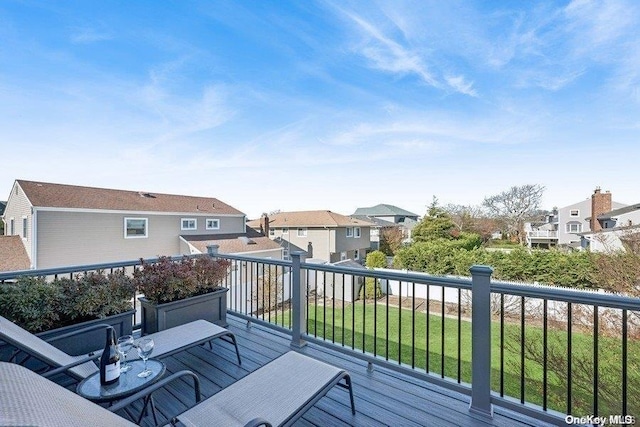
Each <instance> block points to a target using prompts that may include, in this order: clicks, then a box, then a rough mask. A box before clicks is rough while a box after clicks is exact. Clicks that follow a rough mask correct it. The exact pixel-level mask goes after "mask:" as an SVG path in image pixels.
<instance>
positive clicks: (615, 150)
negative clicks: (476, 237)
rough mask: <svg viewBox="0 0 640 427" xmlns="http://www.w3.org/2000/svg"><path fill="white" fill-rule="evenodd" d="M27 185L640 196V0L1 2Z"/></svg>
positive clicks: (6, 94) (427, 197)
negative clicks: (518, 189) (530, 190)
mask: <svg viewBox="0 0 640 427" xmlns="http://www.w3.org/2000/svg"><path fill="white" fill-rule="evenodd" d="M0 40H1V43H0V148H1V152H2V154H1V156H2V159H3V161H2V166H1V168H0V200H3V199H5V200H6V198H7V197H8V195H9V192H10V188H11V185H12V183H13V181H14V180H15V179H29V180H42V181H50V182H58V183H67V184H77V185H88V186H99V187H108V188H120V189H130V190H136V191H138V190H143V191H151V192H165V193H178V194H193V195H201V196H211V197H217V198H219V199H221V200H223V201H225V202H227V203H229V204H231V205H233V206H235V207H236V208H238V209H240V210H241V211H243V212H245V213H247V214H248V216H249V217H256V216H258V215H260V213H262V212H269V211H273V210H277V209H280V210H308V209H330V210H332V211H334V212H339V213H342V214H347V215H348V214H351V213H353V211H354V210H355V209H356V208H357V207H365V206H373V205H376V204H378V203H388V204H394V205H397V206H400V207H402V208H404V209H408V210H410V211H413V212H415V213H417V214H420V215H422V214H424V212H425V211H426V208H427V206H428V205H429V204H430V202H431V200H432V197H433V196H434V195H435V196H437V197H438V199H439V200H440V202H441V203H443V204H446V203H459V204H474V205H475V204H480V203H481V202H482V200H483V198H484V197H485V196H490V195H493V194H497V193H499V192H501V191H503V190H506V189H508V188H509V187H510V186H512V185H522V184H540V185H544V186H545V187H546V192H545V196H544V199H543V207H544V208H551V207H553V206H564V205H568V204H571V203H574V202H577V201H580V200H582V199H584V198H588V197H590V195H591V194H592V192H593V190H594V188H595V187H596V186H600V187H602V189H603V190H610V191H611V192H612V193H613V198H614V200H616V201H619V202H624V203H637V202H640V194H638V191H637V183H638V181H639V178H640V168H638V158H639V154H640V144H639V143H640V138H639V136H640V3H639V2H636V1H633V0H630V1H617V0H611V1H606V2H605V1H589V0H576V1H500V2H489V1H487V2H480V1H477V2H474V1H464V2H463V1H460V2H458V1H424V0H421V1H415V2H410V1H401V0H394V1H380V2H375V1H372V2H369V1H367V2H362V1H354V2H349V1H297V2H286V1H275V2H266V1H264V2H263V1H245V2H231V1H211V2H207V1H172V2H166V1H165V2H157V1H135V2H131V1H126V2H125V1H103V2H97V1H96V2H91V1H77V2H74V1H65V2H46V1H11V0H4V1H2V2H0Z"/></svg>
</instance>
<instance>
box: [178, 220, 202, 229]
mask: <svg viewBox="0 0 640 427" xmlns="http://www.w3.org/2000/svg"><path fill="white" fill-rule="evenodd" d="M180 229H181V230H197V229H198V221H197V220H196V219H195V218H182V219H181V220H180Z"/></svg>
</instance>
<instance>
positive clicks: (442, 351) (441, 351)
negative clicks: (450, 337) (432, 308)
mask: <svg viewBox="0 0 640 427" xmlns="http://www.w3.org/2000/svg"><path fill="white" fill-rule="evenodd" d="M441 288H442V292H441V295H440V297H441V298H442V299H441V304H440V323H441V325H442V327H441V328H440V376H441V377H442V378H444V286H441Z"/></svg>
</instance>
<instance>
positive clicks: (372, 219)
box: [351, 215, 400, 227]
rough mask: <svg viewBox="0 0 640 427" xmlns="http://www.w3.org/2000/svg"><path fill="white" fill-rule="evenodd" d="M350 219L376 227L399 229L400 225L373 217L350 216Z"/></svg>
mask: <svg viewBox="0 0 640 427" xmlns="http://www.w3.org/2000/svg"><path fill="white" fill-rule="evenodd" d="M351 218H355V219H360V220H362V221H369V222H371V223H373V224H375V225H376V226H377V227H400V224H398V223H395V222H391V221H386V220H384V219H380V218H376V217H375V216H367V215H351Z"/></svg>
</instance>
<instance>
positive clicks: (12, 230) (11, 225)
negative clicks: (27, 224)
mask: <svg viewBox="0 0 640 427" xmlns="http://www.w3.org/2000/svg"><path fill="white" fill-rule="evenodd" d="M14 234H16V220H15V219H14V218H11V220H10V221H9V235H10V236H13V235H14Z"/></svg>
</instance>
